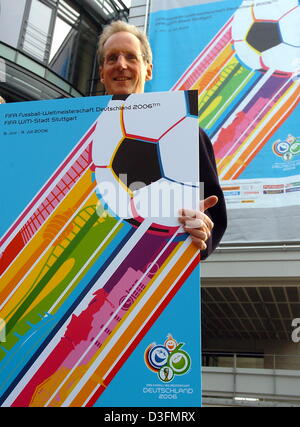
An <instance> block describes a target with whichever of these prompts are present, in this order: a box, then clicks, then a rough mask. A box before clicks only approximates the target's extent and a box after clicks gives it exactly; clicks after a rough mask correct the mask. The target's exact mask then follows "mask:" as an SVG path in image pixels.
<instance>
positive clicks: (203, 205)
mask: <svg viewBox="0 0 300 427" xmlns="http://www.w3.org/2000/svg"><path fill="white" fill-rule="evenodd" d="M218 201H219V199H218V198H217V196H209V197H207V198H206V199H204V200H201V202H200V211H201V212H205V211H206V209H209V208H212V207H213V206H215V205H216V204H217V203H218Z"/></svg>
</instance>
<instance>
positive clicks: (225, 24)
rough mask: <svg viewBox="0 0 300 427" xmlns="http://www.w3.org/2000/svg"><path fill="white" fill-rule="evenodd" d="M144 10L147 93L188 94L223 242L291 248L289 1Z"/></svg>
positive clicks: (298, 147) (294, 4)
mask: <svg viewBox="0 0 300 427" xmlns="http://www.w3.org/2000/svg"><path fill="white" fill-rule="evenodd" d="M151 4H152V11H151V12H152V13H151V16H150V26H149V36H150V40H151V45H152V47H153V50H154V78H153V81H152V82H151V83H150V84H149V86H148V89H149V90H159V89H160V90H170V89H172V90H187V89H197V90H198V93H199V106H198V107H199V125H200V126H201V127H202V128H203V129H204V130H205V131H206V132H207V134H208V135H209V137H210V138H211V140H212V143H213V146H214V151H215V155H216V161H217V166H218V172H219V176H220V179H221V181H222V186H223V189H224V193H225V197H226V202H227V207H228V214H229V215H228V216H229V226H228V230H227V233H226V235H225V237H224V241H227V242H245V241H250V242H264V241H281V240H284V241H292V240H299V238H300V228H299V224H300V197H299V194H300V127H299V116H300V107H299V99H300V84H299V82H300V79H299V72H300V32H299V22H300V5H299V1H298V0H289V1H286V0H267V1H265V0H255V1H254V0H244V1H242V0H219V1H208V0H204V1H200V0H183V1H176V0H169V1H158V0H153V1H152V2H151ZM287 208H288V210H287ZM287 212H288V213H287ZM265 218H268V221H265Z"/></svg>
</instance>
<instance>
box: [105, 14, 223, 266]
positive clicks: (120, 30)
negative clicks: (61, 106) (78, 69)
mask: <svg viewBox="0 0 300 427" xmlns="http://www.w3.org/2000/svg"><path fill="white" fill-rule="evenodd" d="M98 59H99V64H100V69H99V72H100V80H101V82H102V83H103V85H104V87H105V91H106V94H108V95H129V94H131V93H143V92H144V86H145V82H146V81H148V80H151V78H152V68H153V65H152V52H151V47H150V44H149V41H148V39H147V37H146V35H145V34H144V33H142V32H141V31H140V30H139V29H138V28H136V27H135V26H133V25H129V24H127V23H126V22H123V21H116V22H113V23H112V24H110V25H109V26H107V27H106V28H105V29H104V31H103V32H102V34H101V36H100V39H99V45H98ZM200 181H201V182H204V200H202V201H201V202H200V210H199V211H195V210H187V209H185V210H181V212H179V215H180V216H179V221H180V222H181V223H182V224H183V227H184V229H185V231H186V232H188V233H189V234H190V237H191V239H192V241H193V242H194V244H195V245H196V246H197V247H198V248H199V249H200V250H201V259H202V260H203V259H205V258H207V256H208V255H209V254H210V253H211V252H212V251H213V250H214V249H215V248H216V246H217V245H218V243H219V242H220V240H221V238H222V236H223V234H224V231H225V229H226V225H227V219H226V218H227V217H226V208H225V201H224V196H223V192H222V190H221V188H220V185H219V181H218V175H217V172H216V164H215V158H214V154H213V149H212V145H211V142H210V140H209V139H208V137H207V135H206V134H205V133H204V132H203V131H202V130H200Z"/></svg>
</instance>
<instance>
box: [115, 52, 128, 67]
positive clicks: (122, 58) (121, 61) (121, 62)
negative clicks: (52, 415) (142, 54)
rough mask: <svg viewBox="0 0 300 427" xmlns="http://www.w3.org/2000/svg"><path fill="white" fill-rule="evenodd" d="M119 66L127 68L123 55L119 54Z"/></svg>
mask: <svg viewBox="0 0 300 427" xmlns="http://www.w3.org/2000/svg"><path fill="white" fill-rule="evenodd" d="M117 66H118V67H121V68H127V61H126V58H125V56H124V55H123V54H122V53H119V55H118V60H117Z"/></svg>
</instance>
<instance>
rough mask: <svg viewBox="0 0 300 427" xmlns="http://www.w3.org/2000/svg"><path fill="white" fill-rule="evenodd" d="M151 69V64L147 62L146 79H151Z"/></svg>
mask: <svg viewBox="0 0 300 427" xmlns="http://www.w3.org/2000/svg"><path fill="white" fill-rule="evenodd" d="M152 69H153V65H152V64H147V72H146V81H148V80H152Z"/></svg>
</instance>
